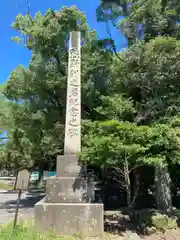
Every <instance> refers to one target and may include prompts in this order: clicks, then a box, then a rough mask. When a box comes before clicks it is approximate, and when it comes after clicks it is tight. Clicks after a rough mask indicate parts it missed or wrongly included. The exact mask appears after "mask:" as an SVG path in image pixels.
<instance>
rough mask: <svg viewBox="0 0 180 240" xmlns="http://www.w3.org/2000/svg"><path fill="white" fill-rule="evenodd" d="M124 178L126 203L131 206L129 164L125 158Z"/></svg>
mask: <svg viewBox="0 0 180 240" xmlns="http://www.w3.org/2000/svg"><path fill="white" fill-rule="evenodd" d="M124 180H125V187H126V192H127V205H128V207H129V208H131V207H132V204H131V182H130V178H129V165H128V161H127V160H126V159H125V162H124Z"/></svg>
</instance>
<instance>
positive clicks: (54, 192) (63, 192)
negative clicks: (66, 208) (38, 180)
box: [45, 177, 87, 203]
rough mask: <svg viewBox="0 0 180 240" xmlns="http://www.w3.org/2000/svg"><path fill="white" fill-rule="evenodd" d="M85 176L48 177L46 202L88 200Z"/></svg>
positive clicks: (78, 201)
mask: <svg viewBox="0 0 180 240" xmlns="http://www.w3.org/2000/svg"><path fill="white" fill-rule="evenodd" d="M86 192H87V187H86V182H85V180H84V178H75V177H54V178H49V179H47V183H46V199H45V200H46V202H52V203H65V202H67V203H80V202H86V200H87V194H86Z"/></svg>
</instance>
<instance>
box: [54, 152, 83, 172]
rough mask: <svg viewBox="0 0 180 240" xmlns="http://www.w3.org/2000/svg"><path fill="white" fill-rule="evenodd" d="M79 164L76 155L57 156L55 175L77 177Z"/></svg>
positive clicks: (79, 170) (79, 168)
mask: <svg viewBox="0 0 180 240" xmlns="http://www.w3.org/2000/svg"><path fill="white" fill-rule="evenodd" d="M80 173H81V166H80V165H79V162H78V157H77V156H76V155H64V156H61V155H59V156H57V164H56V177H78V176H79V174H80Z"/></svg>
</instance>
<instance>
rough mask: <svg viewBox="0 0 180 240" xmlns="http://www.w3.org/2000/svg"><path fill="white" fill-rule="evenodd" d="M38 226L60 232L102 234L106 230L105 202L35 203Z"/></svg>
mask: <svg viewBox="0 0 180 240" xmlns="http://www.w3.org/2000/svg"><path fill="white" fill-rule="evenodd" d="M35 214H36V226H37V228H38V229H39V230H40V231H55V232H56V233H58V234H63V235H73V234H76V233H81V234H83V235H85V236H92V237H93V236H100V235H102V234H103V232H104V219H103V204H89V203H79V204H78V203H75V204H73V203H69V204H68V203H65V204H63V203H45V202H44V200H42V201H40V202H38V203H37V204H36V205H35Z"/></svg>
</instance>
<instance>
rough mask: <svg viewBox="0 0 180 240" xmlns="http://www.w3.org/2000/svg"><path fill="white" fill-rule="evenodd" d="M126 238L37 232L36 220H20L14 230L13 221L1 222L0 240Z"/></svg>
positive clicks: (114, 239) (120, 238)
mask: <svg viewBox="0 0 180 240" xmlns="http://www.w3.org/2000/svg"><path fill="white" fill-rule="evenodd" d="M103 239H104V240H124V239H127V238H124V237H123V236H119V235H118V236H115V235H113V237H112V235H109V234H105V235H104V236H103V238H98V237H88V238H83V236H81V234H75V235H74V236H57V235H55V234H54V233H44V234H43V233H39V232H37V230H36V228H35V226H34V221H33V220H28V221H26V222H25V221H24V220H23V221H22V220H21V221H19V223H18V225H17V226H16V229H15V231H14V232H13V223H10V224H4V225H1V224H0V240H103Z"/></svg>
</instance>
